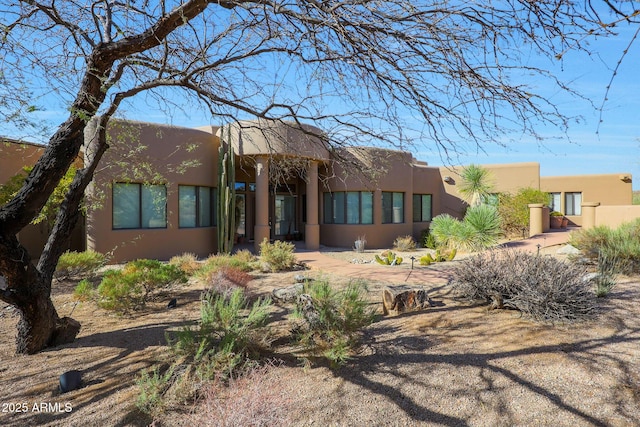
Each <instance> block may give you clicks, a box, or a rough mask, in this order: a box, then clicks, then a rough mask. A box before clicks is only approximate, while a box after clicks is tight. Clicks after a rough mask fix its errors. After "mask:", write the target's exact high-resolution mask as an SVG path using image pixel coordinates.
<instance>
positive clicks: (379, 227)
mask: <svg viewBox="0 0 640 427" xmlns="http://www.w3.org/2000/svg"><path fill="white" fill-rule="evenodd" d="M338 155H339V156H340V157H341V158H342V159H343V162H341V163H338V162H334V163H332V164H329V165H328V166H327V167H326V168H324V172H323V174H324V175H325V177H326V176H329V177H330V178H328V179H326V180H323V183H322V184H321V185H320V189H319V191H320V193H324V192H327V191H373V224H325V223H324V218H323V212H324V210H323V209H324V207H323V203H324V200H323V197H322V194H321V195H320V205H319V207H320V243H321V244H322V245H325V246H335V247H353V244H354V242H355V240H356V239H357V238H358V237H360V236H365V238H366V240H367V248H383V247H389V246H390V243H392V242H393V241H394V240H395V238H396V237H398V236H404V235H408V234H412V233H413V225H412V222H411V220H412V218H411V214H412V202H413V201H412V197H411V195H412V185H413V169H412V167H411V163H412V157H411V155H410V154H409V153H404V152H400V151H394V150H385V149H379V148H365V147H362V148H354V149H347V150H341V151H340V152H339V153H338ZM361 172H364V173H361ZM372 175H373V176H374V178H373V180H371V179H370V176H372ZM383 191H392V192H402V193H404V222H403V223H398V224H382V192H383Z"/></svg>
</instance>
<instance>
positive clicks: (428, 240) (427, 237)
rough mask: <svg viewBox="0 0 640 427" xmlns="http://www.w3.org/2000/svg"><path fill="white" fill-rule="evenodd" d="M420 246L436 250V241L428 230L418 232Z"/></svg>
mask: <svg viewBox="0 0 640 427" xmlns="http://www.w3.org/2000/svg"><path fill="white" fill-rule="evenodd" d="M420 245H421V246H422V247H423V248H429V249H436V239H435V238H434V237H433V235H432V234H431V233H430V230H429V229H428V228H425V229H424V230H422V231H421V232H420Z"/></svg>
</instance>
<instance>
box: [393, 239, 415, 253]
mask: <svg viewBox="0 0 640 427" xmlns="http://www.w3.org/2000/svg"><path fill="white" fill-rule="evenodd" d="M415 248H416V241H415V240H413V236H398V237H396V240H394V241H393V249H395V250H397V251H400V252H409V251H413V250H415Z"/></svg>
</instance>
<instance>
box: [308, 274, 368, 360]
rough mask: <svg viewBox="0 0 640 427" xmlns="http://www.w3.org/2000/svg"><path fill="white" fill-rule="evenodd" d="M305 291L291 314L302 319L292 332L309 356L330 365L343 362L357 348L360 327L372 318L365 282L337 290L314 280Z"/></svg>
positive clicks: (364, 325)
mask: <svg viewBox="0 0 640 427" xmlns="http://www.w3.org/2000/svg"><path fill="white" fill-rule="evenodd" d="M305 292H306V294H305V295H307V296H308V298H306V299H305V298H301V299H300V300H299V303H298V306H297V307H296V311H295V316H296V317H298V318H300V319H303V320H304V324H303V325H301V326H298V327H297V328H296V329H295V332H296V335H297V339H298V340H299V342H300V343H301V344H302V345H303V347H305V349H306V350H307V351H308V352H309V353H310V354H311V355H313V356H320V357H324V358H326V359H327V360H329V361H330V362H331V364H332V365H341V364H343V363H345V362H346V361H347V360H348V359H349V358H350V357H351V355H352V354H353V352H354V350H355V348H356V347H357V346H358V345H359V342H360V338H361V332H362V328H364V327H366V326H369V325H370V324H371V323H372V322H373V320H374V317H375V310H374V309H372V308H370V307H369V302H368V301H367V298H366V292H367V287H366V284H365V282H362V281H355V282H351V283H350V284H349V285H348V286H347V287H346V288H345V289H344V290H342V291H337V290H335V289H333V288H332V287H331V286H330V284H329V282H328V281H327V280H318V281H315V282H312V283H311V284H309V285H308V286H307V289H306V291H305Z"/></svg>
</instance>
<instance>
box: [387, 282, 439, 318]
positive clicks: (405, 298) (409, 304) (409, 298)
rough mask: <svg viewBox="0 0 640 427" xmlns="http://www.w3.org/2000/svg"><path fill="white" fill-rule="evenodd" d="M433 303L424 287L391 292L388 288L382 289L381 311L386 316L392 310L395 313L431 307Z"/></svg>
mask: <svg viewBox="0 0 640 427" xmlns="http://www.w3.org/2000/svg"><path fill="white" fill-rule="evenodd" d="M434 305H435V304H434V302H433V301H432V300H431V298H429V295H428V294H427V291H425V290H424V289H411V290H405V291H401V292H400V293H398V294H395V295H394V293H393V291H392V290H391V289H389V288H387V289H384V290H383V291H382V312H383V314H384V315H385V316H386V315H388V314H389V312H391V311H392V310H394V311H395V312H396V314H400V313H404V312H405V311H411V310H420V309H423V308H426V307H433V306H434Z"/></svg>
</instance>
